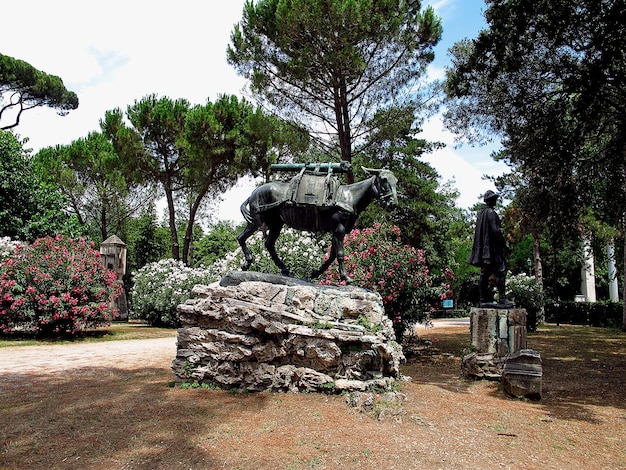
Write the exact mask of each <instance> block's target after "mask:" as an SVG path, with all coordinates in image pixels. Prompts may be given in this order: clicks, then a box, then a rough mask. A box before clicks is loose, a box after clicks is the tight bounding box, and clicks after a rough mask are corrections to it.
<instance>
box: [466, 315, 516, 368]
mask: <svg viewBox="0 0 626 470" xmlns="http://www.w3.org/2000/svg"><path fill="white" fill-rule="evenodd" d="M470 335H471V342H472V350H471V351H467V354H465V355H464V356H463V360H462V362H461V367H462V371H463V374H464V375H466V376H469V377H475V378H487V379H492V380H500V378H501V376H502V369H503V367H504V360H505V358H506V357H507V355H508V354H511V353H514V352H517V351H520V350H522V349H525V348H526V342H527V338H526V310H525V309H523V308H514V309H506V310H502V309H495V308H473V309H472V310H471V312H470Z"/></svg>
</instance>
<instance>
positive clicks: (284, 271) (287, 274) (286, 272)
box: [280, 269, 290, 276]
mask: <svg viewBox="0 0 626 470" xmlns="http://www.w3.org/2000/svg"><path fill="white" fill-rule="evenodd" d="M280 273H281V274H282V275H283V276H289V274H290V273H289V270H287V269H283V270H281V271H280Z"/></svg>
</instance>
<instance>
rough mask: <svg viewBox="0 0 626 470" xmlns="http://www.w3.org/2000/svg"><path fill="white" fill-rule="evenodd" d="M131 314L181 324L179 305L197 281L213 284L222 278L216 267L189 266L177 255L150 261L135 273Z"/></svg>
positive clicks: (150, 321) (154, 322)
mask: <svg viewBox="0 0 626 470" xmlns="http://www.w3.org/2000/svg"><path fill="white" fill-rule="evenodd" d="M132 275H133V280H134V286H133V289H132V291H131V299H132V310H131V312H130V317H131V318H133V319H139V320H145V321H147V322H148V324H150V325H153V326H156V325H158V326H172V327H176V326H178V312H177V311H176V307H177V306H178V305H179V304H182V303H185V301H186V300H187V299H190V298H191V297H192V294H191V289H193V287H194V286H195V285H196V284H210V283H212V282H215V281H216V280H217V279H218V276H217V274H216V273H215V271H213V270H211V269H205V268H197V269H193V268H189V267H187V266H185V265H184V264H183V263H182V262H180V261H176V260H173V259H162V260H161V261H158V262H155V263H149V264H147V265H145V266H144V267H143V268H141V269H139V270H138V271H136V272H133V273H132Z"/></svg>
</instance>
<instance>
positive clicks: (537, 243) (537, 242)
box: [532, 232, 546, 326]
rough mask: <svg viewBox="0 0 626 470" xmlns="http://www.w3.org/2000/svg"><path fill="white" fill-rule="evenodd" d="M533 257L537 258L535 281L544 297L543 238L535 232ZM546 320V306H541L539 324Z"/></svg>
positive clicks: (538, 316)
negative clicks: (541, 248)
mask: <svg viewBox="0 0 626 470" xmlns="http://www.w3.org/2000/svg"><path fill="white" fill-rule="evenodd" d="M532 236H533V259H534V260H535V282H536V283H537V285H538V286H539V290H540V291H541V295H542V297H543V265H542V261H541V250H540V247H541V239H540V238H539V235H538V234H537V233H535V232H533V235H532ZM545 320H546V313H545V308H544V307H543V305H542V306H541V310H540V311H539V314H538V315H537V326H539V325H541V324H543V323H544V322H545Z"/></svg>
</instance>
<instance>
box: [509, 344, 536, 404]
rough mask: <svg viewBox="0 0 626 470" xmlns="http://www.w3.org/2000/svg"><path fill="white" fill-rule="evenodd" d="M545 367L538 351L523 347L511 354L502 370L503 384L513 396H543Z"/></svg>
mask: <svg viewBox="0 0 626 470" xmlns="http://www.w3.org/2000/svg"><path fill="white" fill-rule="evenodd" d="M542 378H543V368H542V365H541V356H540V355H539V353H538V352H537V351H533V350H531V349H522V350H521V351H518V352H516V353H513V354H511V355H509V356H508V357H507V358H506V362H505V364H504V370H503V371H502V386H503V387H504V390H505V391H506V392H507V393H508V394H510V395H513V396H525V397H529V398H535V399H539V398H541V380H542Z"/></svg>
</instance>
